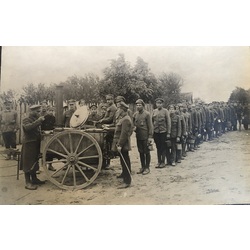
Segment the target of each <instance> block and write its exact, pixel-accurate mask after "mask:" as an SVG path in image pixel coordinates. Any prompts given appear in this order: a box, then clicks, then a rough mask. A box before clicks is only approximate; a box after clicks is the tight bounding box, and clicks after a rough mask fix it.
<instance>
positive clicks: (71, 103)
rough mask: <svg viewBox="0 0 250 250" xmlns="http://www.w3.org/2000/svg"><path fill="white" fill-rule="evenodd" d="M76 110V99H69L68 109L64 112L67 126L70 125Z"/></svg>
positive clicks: (65, 125)
mask: <svg viewBox="0 0 250 250" xmlns="http://www.w3.org/2000/svg"><path fill="white" fill-rule="evenodd" d="M75 111H76V105H75V100H69V101H68V110H66V111H65V112H64V114H63V121H64V127H65V128H69V127H70V119H71V117H72V115H73V114H74V112H75Z"/></svg>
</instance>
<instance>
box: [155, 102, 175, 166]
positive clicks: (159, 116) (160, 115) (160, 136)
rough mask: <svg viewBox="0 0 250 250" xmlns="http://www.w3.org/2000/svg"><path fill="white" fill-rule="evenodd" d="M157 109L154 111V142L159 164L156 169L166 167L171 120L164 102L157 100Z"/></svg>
mask: <svg viewBox="0 0 250 250" xmlns="http://www.w3.org/2000/svg"><path fill="white" fill-rule="evenodd" d="M155 103H156V109H154V110H153V114H152V121H153V127H154V134H153V137H154V142H155V144H156V150H157V159H158V164H157V165H156V168H164V167H165V158H166V145H165V143H166V139H168V138H170V131H171V120H170V116H169V112H168V110H167V109H165V108H163V103H164V100H163V99H162V98H157V99H156V100H155Z"/></svg>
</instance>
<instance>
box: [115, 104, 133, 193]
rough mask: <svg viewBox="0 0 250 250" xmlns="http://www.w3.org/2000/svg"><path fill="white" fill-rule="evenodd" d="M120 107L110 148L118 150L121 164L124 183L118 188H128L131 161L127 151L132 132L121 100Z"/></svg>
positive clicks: (125, 105)
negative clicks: (118, 118)
mask: <svg viewBox="0 0 250 250" xmlns="http://www.w3.org/2000/svg"><path fill="white" fill-rule="evenodd" d="M120 109H121V110H122V112H121V114H120V117H121V119H120V120H119V121H118V123H117V124H116V128H115V133H114V140H113V144H112V150H113V151H114V152H115V151H118V152H119V154H120V162H121V166H122V178H123V181H124V185H123V186H121V187H120V188H128V187H129V186H130V184H131V162H130V157H129V151H130V150H131V142H130V137H131V135H132V133H133V125H132V121H131V118H130V117H129V115H128V112H127V110H128V105H127V104H125V103H124V102H121V104H120Z"/></svg>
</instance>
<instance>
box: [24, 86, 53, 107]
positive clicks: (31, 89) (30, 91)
mask: <svg viewBox="0 0 250 250" xmlns="http://www.w3.org/2000/svg"><path fill="white" fill-rule="evenodd" d="M54 96H55V84H51V85H50V86H49V87H47V86H45V84H44V83H39V84H38V85H37V86H35V85H34V84H33V83H28V84H27V85H26V86H24V87H23V95H22V100H24V101H25V102H27V103H28V104H35V103H38V102H41V101H43V100H46V101H53V100H54Z"/></svg>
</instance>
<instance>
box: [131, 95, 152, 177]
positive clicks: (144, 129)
mask: <svg viewBox="0 0 250 250" xmlns="http://www.w3.org/2000/svg"><path fill="white" fill-rule="evenodd" d="M135 103H136V109H137V112H135V114H134V117H133V124H134V126H135V128H134V130H135V133H136V141H137V148H138V151H139V154H140V161H141V168H140V170H139V172H137V174H143V175H146V174H148V173H150V161H151V156H150V151H149V145H152V142H153V124H152V120H151V117H150V114H149V112H148V111H146V110H145V109H144V107H145V103H144V101H143V100H142V99H138V100H137V101H136V102H135Z"/></svg>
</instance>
